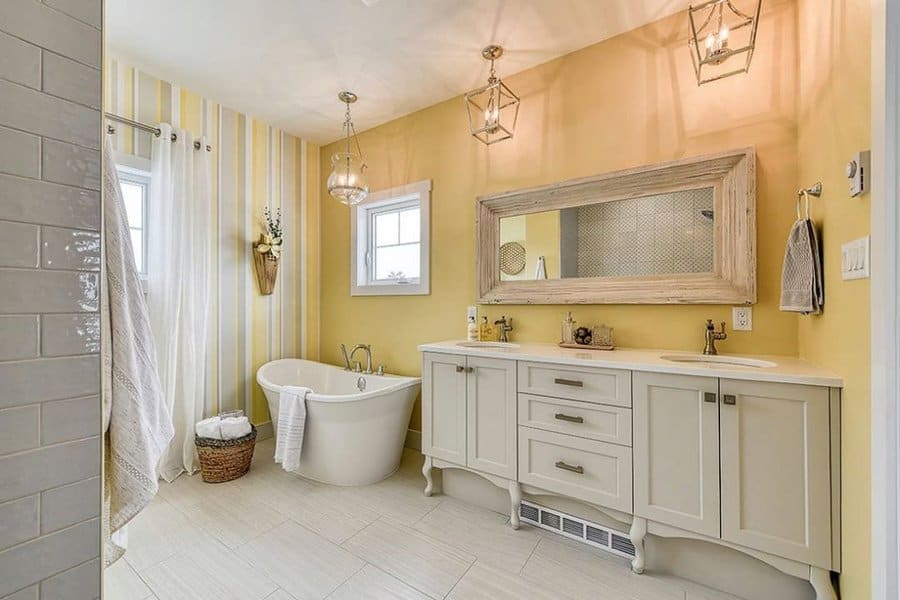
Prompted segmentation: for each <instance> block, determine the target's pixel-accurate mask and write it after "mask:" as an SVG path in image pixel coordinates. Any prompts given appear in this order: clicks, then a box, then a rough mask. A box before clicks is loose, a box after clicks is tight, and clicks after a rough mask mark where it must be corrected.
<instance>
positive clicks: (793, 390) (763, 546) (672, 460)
mask: <svg viewBox="0 0 900 600" xmlns="http://www.w3.org/2000/svg"><path fill="white" fill-rule="evenodd" d="M829 396H830V395H829V389H828V388H824V387H813V386H805V385H790V384H782V383H768V382H756V381H739V380H731V379H716V378H705V377H690V376H685V375H669V374H658V373H635V374H634V414H633V418H634V461H635V464H634V473H635V482H634V496H635V502H634V514H635V515H637V516H640V517H643V518H646V519H648V520H650V521H654V522H657V523H664V524H667V525H671V526H673V527H676V528H679V529H683V530H686V531H691V532H695V533H699V534H702V535H704V536H709V537H712V538H720V539H722V540H725V541H727V542H731V543H734V544H737V545H739V546H743V547H747V548H752V549H755V550H759V551H762V552H766V553H769V554H773V555H775V556H779V557H783V558H787V559H790V560H795V561H798V562H802V563H805V564H809V565H812V566H816V567H821V568H824V569H830V568H832V530H831V527H832V512H831V511H832V503H831V449H830V436H831V425H830V424H831V415H830V402H829V399H830V398H829Z"/></svg>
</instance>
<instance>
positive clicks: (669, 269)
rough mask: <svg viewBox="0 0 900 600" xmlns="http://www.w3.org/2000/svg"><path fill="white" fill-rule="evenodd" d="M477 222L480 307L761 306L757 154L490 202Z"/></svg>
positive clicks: (650, 169)
mask: <svg viewBox="0 0 900 600" xmlns="http://www.w3.org/2000/svg"><path fill="white" fill-rule="evenodd" d="M476 227H477V243H478V248H477V252H476V260H477V277H478V295H479V302H481V303H496V304H753V303H755V302H756V154H755V151H754V149H753V148H744V149H739V150H732V151H728V152H722V153H718V154H711V155H706V156H700V157H696V158H689V159H684V160H677V161H672V162H667V163H662V164H656V165H650V166H644V167H637V168H633V169H626V170H623V171H615V172H612V173H606V174H603V175H596V176H592V177H585V178H581V179H572V180H569V181H563V182H560V183H554V184H551V185H545V186H540V187H534V188H528V189H522V190H515V191H510V192H503V193H500V194H492V195H489V196H481V197H479V198H478V199H477V207H476ZM512 242H516V243H518V244H520V245H521V246H522V247H523V248H524V249H525V267H524V268H523V269H522V270H521V271H519V272H518V273H514V274H510V272H509V270H508V269H506V270H502V269H501V264H500V262H501V256H500V248H501V247H502V246H504V245H505V244H510V243H512ZM507 247H509V246H507Z"/></svg>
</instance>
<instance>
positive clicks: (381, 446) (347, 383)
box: [256, 358, 421, 485]
mask: <svg viewBox="0 0 900 600" xmlns="http://www.w3.org/2000/svg"><path fill="white" fill-rule="evenodd" d="M360 380H362V381H363V382H364V383H365V389H364V390H363V391H360V390H359V388H358V383H359V382H360ZM256 381H257V383H259V385H260V387H262V389H263V391H264V392H265V394H266V400H268V401H269V415H271V417H272V425H273V427H274V429H275V432H276V435H277V432H278V399H279V394H280V393H281V387H282V386H284V385H299V386H304V387H308V388H310V389H311V390H312V392H311V393H310V394H308V395H307V397H306V407H307V417H306V432H305V436H304V440H303V452H302V454H301V456H300V470H299V471H298V473H299V474H300V475H303V476H304V477H308V478H310V479H314V480H316V481H321V482H324V483H331V484H334V485H368V484H370V483H375V482H377V481H381V480H382V479H384V478H386V477H388V476H390V475H391V474H392V473H393V472H394V471H396V470H397V467H398V466H399V465H400V456H401V453H402V452H403V444H404V441H405V439H406V430H407V426H408V425H409V417H410V414H411V413H412V409H413V404H414V403H415V400H416V396H418V395H419V389H420V388H421V379H419V378H418V377H398V376H393V375H364V374H362V373H353V372H350V371H345V370H344V369H342V368H340V367H335V366H332V365H326V364H323V363H318V362H313V361H310V360H301V359H297V358H286V359H282V360H275V361H272V362H270V363H266V364H264V365H263V366H261V367H260V368H259V370H258V371H257V372H256Z"/></svg>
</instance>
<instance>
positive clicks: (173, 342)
mask: <svg viewBox="0 0 900 600" xmlns="http://www.w3.org/2000/svg"><path fill="white" fill-rule="evenodd" d="M160 129H161V130H162V134H161V135H160V136H159V137H157V138H156V139H155V140H154V142H153V151H152V165H153V166H152V180H151V185H150V205H149V219H148V221H149V223H148V229H149V238H148V240H149V241H148V244H149V248H148V255H149V256H148V258H149V261H148V265H147V269H148V274H147V275H148V297H147V301H148V305H149V308H150V323H151V326H152V329H153V336H154V338H155V339H156V348H157V358H158V363H159V376H160V380H161V382H162V387H163V392H164V395H165V399H166V404H167V406H168V408H169V413H170V414H171V415H172V421H173V426H174V429H175V437H174V438H173V440H172V442H171V443H170V444H169V447H168V449H167V450H166V452H165V454H163V457H162V459H161V460H160V465H159V474H160V476H161V477H162V478H163V479H165V480H166V481H172V480H174V479H175V478H176V477H178V476H179V475H180V474H181V473H184V472H187V473H193V472H194V471H196V469H197V454H196V450H195V448H194V424H195V423H196V422H197V421H199V420H201V419H202V418H203V417H204V416H205V415H204V413H205V411H206V391H205V373H206V361H207V340H208V335H207V333H208V324H209V294H210V289H209V288H210V256H209V246H210V229H211V226H212V223H211V222H210V216H209V207H210V157H209V152H207V151H206V140H205V139H201V140H200V148H201V149H199V150H195V149H194V140H193V137H192V136H191V134H190V133H189V132H187V131H182V130H175V131H174V133H175V135H176V137H177V139H176V140H175V141H174V142H173V141H171V136H172V133H173V130H172V127H171V126H170V125H168V124H166V123H163V124H161V125H160Z"/></svg>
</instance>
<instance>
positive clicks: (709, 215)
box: [700, 210, 715, 221]
mask: <svg viewBox="0 0 900 600" xmlns="http://www.w3.org/2000/svg"><path fill="white" fill-rule="evenodd" d="M700 214H701V215H703V216H704V217H706V218H707V219H709V220H710V221H712V220H713V217H714V216H715V213H714V212H713V211H711V210H701V211H700Z"/></svg>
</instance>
